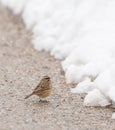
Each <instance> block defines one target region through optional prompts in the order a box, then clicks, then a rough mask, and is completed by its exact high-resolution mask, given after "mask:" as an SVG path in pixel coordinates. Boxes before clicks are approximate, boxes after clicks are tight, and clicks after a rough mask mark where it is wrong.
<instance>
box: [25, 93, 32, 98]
mask: <svg viewBox="0 0 115 130" xmlns="http://www.w3.org/2000/svg"><path fill="white" fill-rule="evenodd" d="M32 95H33V93H31V94H29V95H27V96H26V97H25V98H24V99H27V98H29V97H30V96H32Z"/></svg>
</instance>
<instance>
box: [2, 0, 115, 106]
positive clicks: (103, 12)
mask: <svg viewBox="0 0 115 130" xmlns="http://www.w3.org/2000/svg"><path fill="white" fill-rule="evenodd" d="M0 1H1V2H2V4H3V5H4V6H7V7H9V8H11V9H12V10H13V12H14V13H15V14H19V13H21V14H22V18H23V20H24V23H25V26H26V28H27V29H30V30H31V31H32V32H33V37H32V44H33V45H34V47H35V48H36V49H37V50H39V51H40V50H45V51H49V52H50V53H51V55H53V56H54V57H55V58H57V59H60V60H62V63H61V64H62V68H63V70H64V71H65V77H66V81H67V83H73V82H74V83H77V84H78V85H77V86H76V88H74V89H72V90H71V92H74V93H75V92H76V93H86V94H87V95H86V97H85V100H84V104H85V105H88V106H93V105H94V106H96V105H97V106H106V105H109V104H110V103H111V102H113V103H114V102H115V15H114V12H115V1H114V0H71V1H70V0H44V1H43V0H20V1H18V0H10V1H9V0H0Z"/></svg>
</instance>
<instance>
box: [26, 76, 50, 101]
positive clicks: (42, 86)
mask: <svg viewBox="0 0 115 130" xmlns="http://www.w3.org/2000/svg"><path fill="white" fill-rule="evenodd" d="M51 91H52V83H51V79H50V77H49V76H44V77H43V78H42V79H41V81H40V83H39V84H38V85H37V87H36V88H35V89H34V91H33V92H32V93H31V94H29V95H27V96H26V97H25V99H27V98H29V97H30V96H32V95H37V96H39V97H40V98H45V97H48V96H49V95H50V94H51Z"/></svg>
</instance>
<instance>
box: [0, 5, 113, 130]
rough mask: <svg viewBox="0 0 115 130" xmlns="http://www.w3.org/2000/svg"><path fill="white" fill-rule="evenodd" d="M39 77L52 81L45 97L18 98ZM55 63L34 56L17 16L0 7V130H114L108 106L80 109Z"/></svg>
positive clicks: (79, 99) (39, 54) (79, 98)
mask: <svg viewBox="0 0 115 130" xmlns="http://www.w3.org/2000/svg"><path fill="white" fill-rule="evenodd" d="M44 75H49V76H51V78H52V84H53V91H52V95H51V96H50V97H49V98H48V99H47V100H48V101H49V102H48V103H46V102H43V103H42V102H39V97H36V96H32V97H31V98H29V99H26V100H25V99H24V97H25V96H26V95H28V94H30V93H31V92H32V90H33V89H34V88H35V87H36V85H37V84H38V83H39V80H40V79H41V78H42V76H44ZM70 87H72V85H67V84H66V82H65V78H64V73H63V71H62V68H61V65H60V61H58V60H56V59H54V58H53V57H51V56H50V54H49V53H48V52H38V51H36V50H35V49H34V47H33V45H32V44H31V33H30V32H28V31H27V30H26V29H25V26H24V24H23V22H22V20H21V17H20V16H13V13H12V12H11V11H10V10H8V9H4V8H2V7H1V5H0V130H32V129H34V130H114V129H115V121H114V120H112V119H111V115H112V111H113V109H112V108H101V107H95V108H94V107H85V106H83V98H84V96H85V95H78V94H72V93H71V92H70Z"/></svg>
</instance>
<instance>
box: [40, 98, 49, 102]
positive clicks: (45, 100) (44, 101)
mask: <svg viewBox="0 0 115 130" xmlns="http://www.w3.org/2000/svg"><path fill="white" fill-rule="evenodd" d="M39 102H42V103H48V102H49V101H47V100H41V99H40V100H39Z"/></svg>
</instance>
